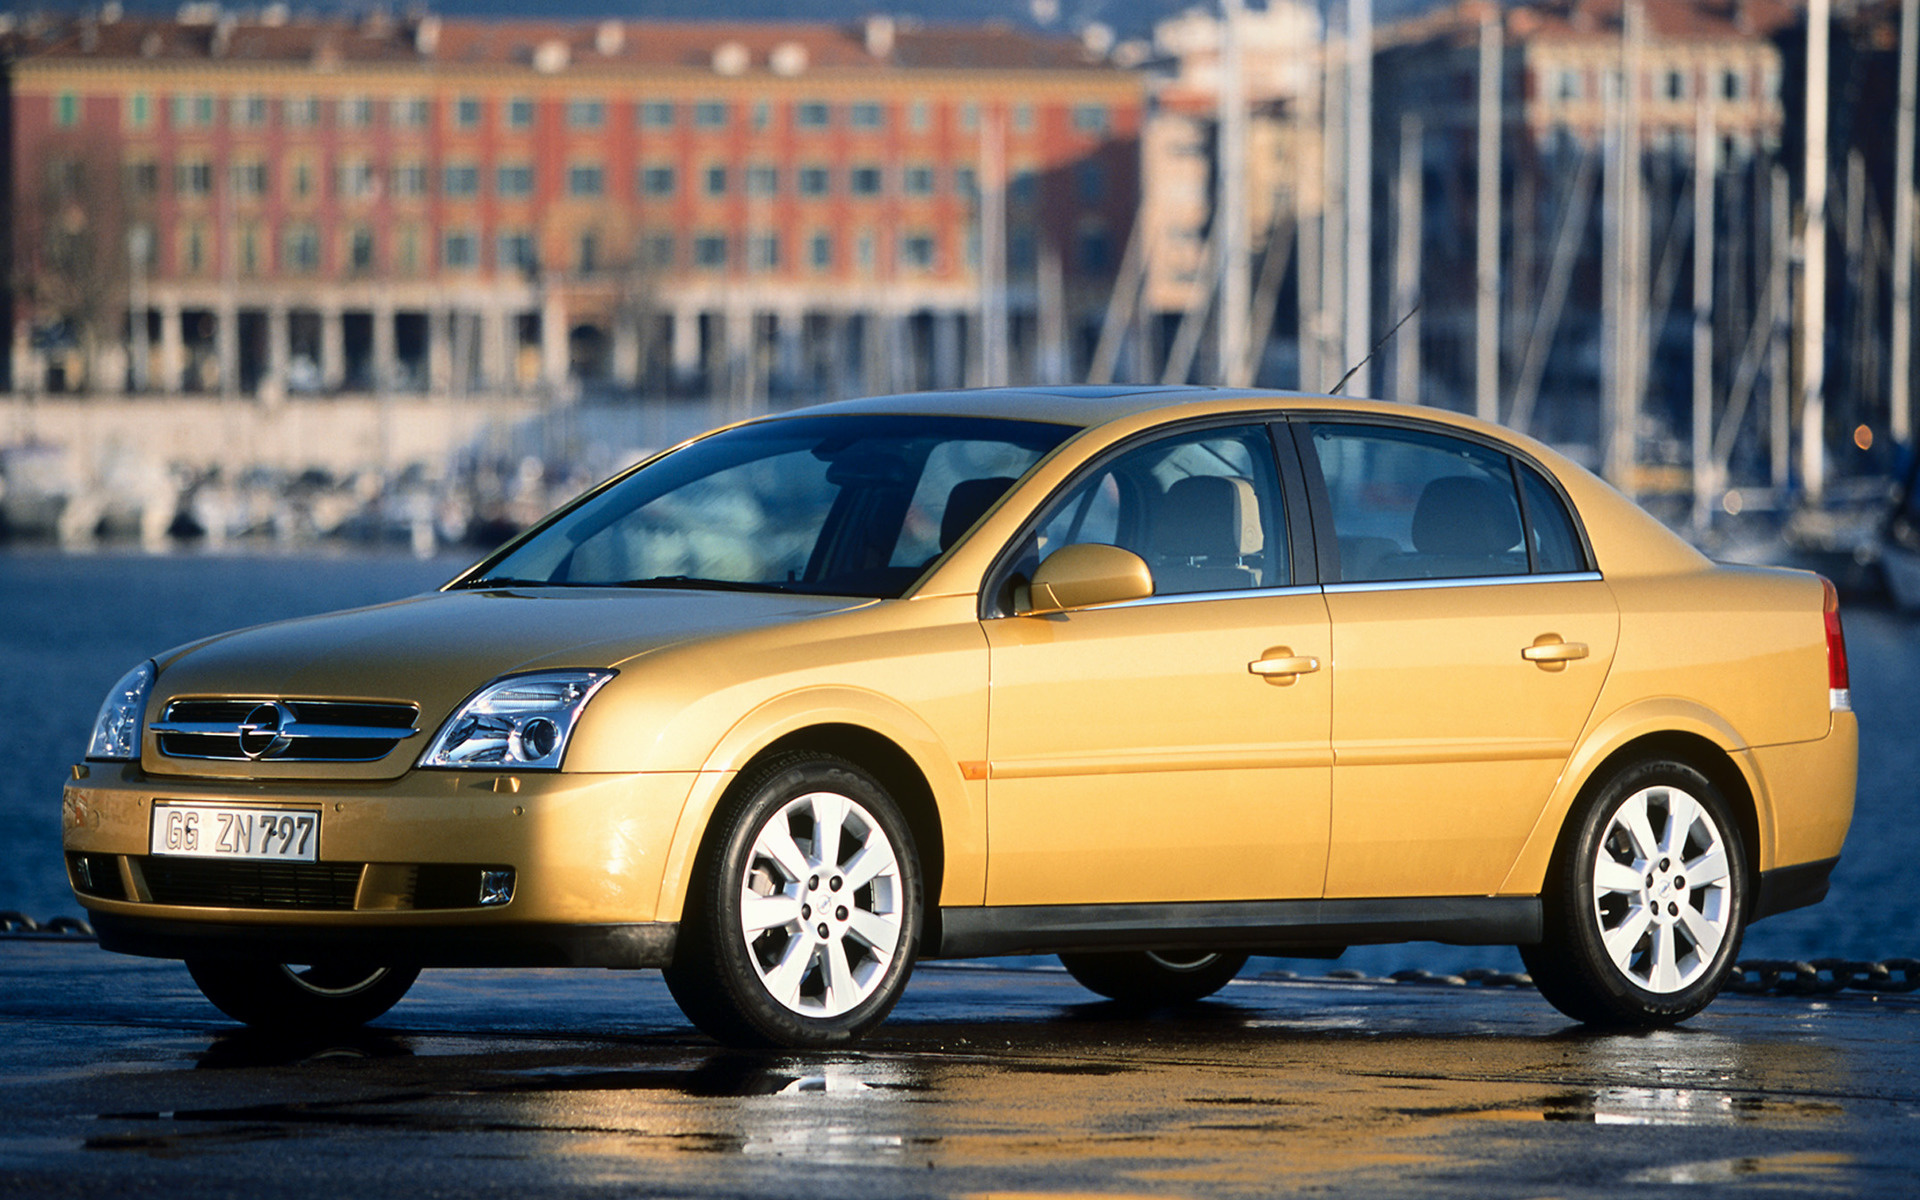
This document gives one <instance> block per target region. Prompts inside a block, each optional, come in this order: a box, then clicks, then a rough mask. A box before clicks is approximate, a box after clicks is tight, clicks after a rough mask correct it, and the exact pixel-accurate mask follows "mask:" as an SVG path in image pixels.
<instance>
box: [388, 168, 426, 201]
mask: <svg viewBox="0 0 1920 1200" xmlns="http://www.w3.org/2000/svg"><path fill="white" fill-rule="evenodd" d="M393 194H394V195H396V196H405V197H417V196H424V195H426V194H427V164H425V163H423V162H421V161H419V160H418V159H409V160H408V161H406V162H403V163H401V164H400V165H399V166H397V167H395V168H394V169H393Z"/></svg>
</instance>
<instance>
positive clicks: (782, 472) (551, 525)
mask: <svg viewBox="0 0 1920 1200" xmlns="http://www.w3.org/2000/svg"><path fill="white" fill-rule="evenodd" d="M1073 432H1074V429H1073V428H1072V427H1071V426H1066V425H1056V424H1049V423H1043V422H1038V421H1019V420H1005V419H988V418H978V417H936V416H853V415H848V416H811V417H789V418H784V419H780V420H773V421H762V422H757V423H755V424H752V425H744V426H741V427H739V428H737V429H732V430H728V431H726V432H724V433H719V434H715V435H714V436H712V437H708V438H703V439H701V440H700V441H697V442H694V443H693V444H692V445H689V446H687V447H685V448H684V449H681V450H677V451H675V452H674V453H672V454H669V455H667V456H665V457H663V458H661V459H659V460H657V461H655V462H654V463H652V464H651V465H648V466H646V467H644V468H642V469H640V470H637V471H634V472H632V473H631V474H628V475H626V476H624V477H621V478H618V479H615V480H614V481H613V482H612V483H610V484H608V485H607V486H605V487H602V488H599V489H597V490H595V491H592V492H589V493H588V494H587V495H586V496H584V497H582V498H581V499H580V500H578V501H576V502H575V503H574V504H572V505H570V506H568V507H567V508H564V509H562V510H560V511H559V512H558V513H556V514H555V515H554V516H553V517H551V518H549V519H548V521H547V522H546V523H545V524H544V525H542V526H541V527H539V528H538V529H537V530H536V531H535V532H534V533H533V534H532V536H530V537H529V538H528V539H527V540H525V541H523V542H521V543H520V544H519V545H517V546H514V547H511V548H510V549H509V550H507V551H506V552H504V553H503V554H501V555H500V556H499V557H498V558H496V559H495V560H493V561H491V562H489V563H486V564H483V566H482V568H481V569H480V570H479V571H478V572H476V573H475V574H474V575H473V576H471V577H469V578H468V579H466V580H464V581H463V582H462V583H461V584H460V585H459V586H462V587H484V586H489V585H493V586H507V585H510V584H515V585H540V586H559V587H681V588H709V589H718V590H730V591H741V590H747V591H780V592H797V593H802V594H807V595H826V596H877V597H887V598H892V597H896V596H899V595H901V594H902V593H904V592H905V591H906V589H907V588H908V587H909V586H911V585H912V583H913V582H914V580H916V579H918V578H919V577H920V576H921V574H923V573H924V572H925V571H926V569H927V567H928V566H930V565H931V564H932V563H933V561H934V560H935V559H937V558H939V557H940V555H941V554H943V553H944V552H945V551H946V550H947V549H948V548H950V547H951V546H952V545H953V544H954V542H956V541H957V540H958V539H959V538H960V536H961V535H962V534H964V533H965V532H966V531H967V530H968V529H970V528H972V526H973V524H974V522H976V521H978V520H979V519H980V517H981V516H982V515H983V514H984V513H985V512H986V511H987V509H988V508H990V507H991V506H992V505H993V503H994V502H995V501H997V500H998V499H999V498H1000V496H1001V495H1002V494H1003V493H1005V491H1006V490H1007V489H1008V488H1009V487H1011V486H1013V484H1014V482H1015V481H1016V480H1017V479H1018V478H1019V477H1020V476H1022V475H1024V474H1026V472H1027V471H1028V470H1029V469H1030V468H1032V466H1033V465H1034V464H1035V463H1036V462H1038V461H1039V460H1040V458H1041V457H1042V456H1043V455H1045V454H1046V453H1047V451H1049V450H1051V449H1052V448H1053V447H1054V446H1056V445H1058V444H1059V443H1060V442H1062V441H1063V440H1065V439H1066V438H1067V437H1068V435H1070V434H1072V433H1073Z"/></svg>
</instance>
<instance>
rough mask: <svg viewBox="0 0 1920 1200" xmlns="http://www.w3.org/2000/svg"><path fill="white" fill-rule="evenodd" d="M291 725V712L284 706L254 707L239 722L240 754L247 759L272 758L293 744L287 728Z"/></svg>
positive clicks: (274, 704) (273, 704)
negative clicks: (244, 718)
mask: <svg viewBox="0 0 1920 1200" xmlns="http://www.w3.org/2000/svg"><path fill="white" fill-rule="evenodd" d="M292 724H293V712H292V710H290V709H289V708H288V707H287V706H286V705H284V704H281V703H280V702H278V701H275V702H274V703H272V704H261V705H256V706H255V707H254V710H253V711H252V712H250V713H248V714H247V719H246V720H244V721H242V722H240V753H242V754H244V755H246V756H247V757H248V758H256V759H257V758H272V757H274V756H275V755H277V754H281V753H284V752H285V751H286V748H287V747H288V746H291V745H292V744H293V738H291V737H290V736H288V734H287V732H286V731H287V728H288V727H289V726H291V725H292Z"/></svg>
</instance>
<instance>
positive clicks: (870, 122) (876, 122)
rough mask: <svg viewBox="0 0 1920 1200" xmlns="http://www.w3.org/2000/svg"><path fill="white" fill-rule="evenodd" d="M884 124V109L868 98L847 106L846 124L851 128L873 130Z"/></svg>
mask: <svg viewBox="0 0 1920 1200" xmlns="http://www.w3.org/2000/svg"><path fill="white" fill-rule="evenodd" d="M885 124H886V116H885V110H884V109H882V108H881V107H880V105H878V104H876V103H874V102H873V101H870V100H863V101H860V102H859V103H856V104H849V105H848V106H847V125H848V127H849V128H852V129H864V130H873V129H879V128H881V127H882V126H884V125H885Z"/></svg>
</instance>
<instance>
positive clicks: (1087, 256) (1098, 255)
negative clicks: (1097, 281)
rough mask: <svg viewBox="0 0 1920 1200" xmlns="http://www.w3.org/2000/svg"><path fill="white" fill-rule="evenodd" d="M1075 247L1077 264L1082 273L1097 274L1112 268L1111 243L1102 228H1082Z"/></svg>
mask: <svg viewBox="0 0 1920 1200" xmlns="http://www.w3.org/2000/svg"><path fill="white" fill-rule="evenodd" d="M1077 249H1078V252H1079V254H1078V257H1079V266H1080V270H1081V271H1082V272H1083V273H1085V274H1088V275H1099V274H1103V273H1105V272H1107V271H1109V270H1111V269H1112V265H1111V264H1112V259H1113V250H1112V244H1111V243H1110V242H1109V240H1108V238H1107V235H1106V232H1105V231H1104V230H1100V229H1086V230H1082V231H1081V233H1080V242H1079V245H1078V247H1077Z"/></svg>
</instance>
